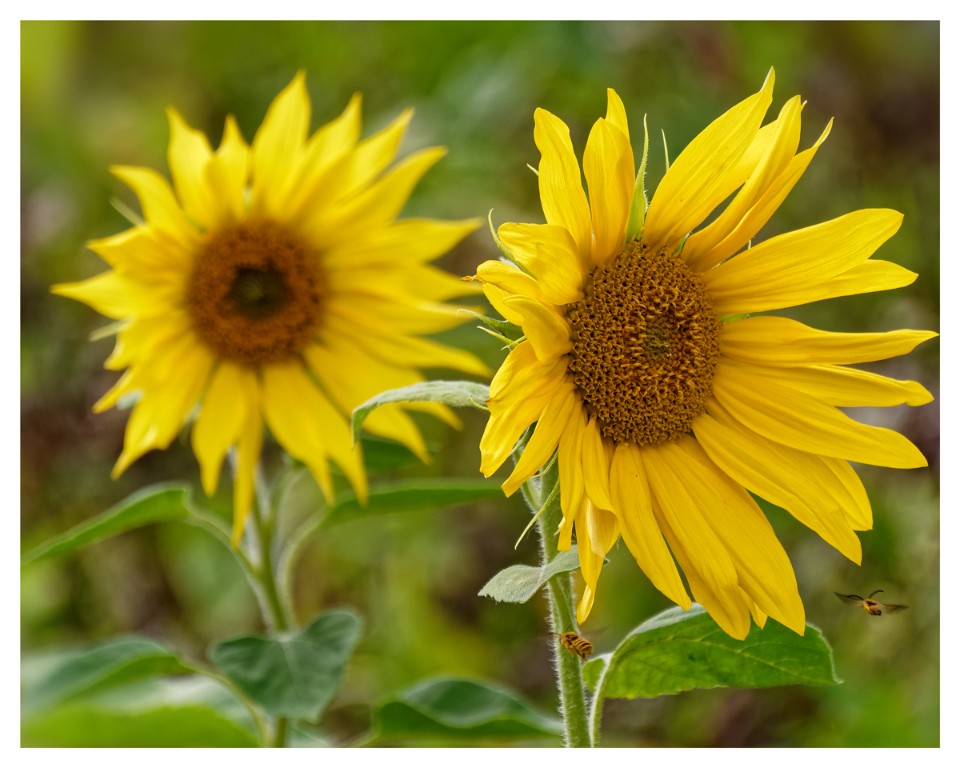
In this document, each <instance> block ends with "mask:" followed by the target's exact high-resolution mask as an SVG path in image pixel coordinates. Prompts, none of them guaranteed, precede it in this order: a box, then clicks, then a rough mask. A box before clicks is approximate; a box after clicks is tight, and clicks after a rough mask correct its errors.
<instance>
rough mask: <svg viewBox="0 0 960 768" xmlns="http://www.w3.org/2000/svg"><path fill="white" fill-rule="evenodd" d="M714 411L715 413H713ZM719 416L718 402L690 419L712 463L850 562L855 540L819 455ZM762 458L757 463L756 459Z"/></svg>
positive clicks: (856, 556)
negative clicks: (792, 517) (821, 539)
mask: <svg viewBox="0 0 960 768" xmlns="http://www.w3.org/2000/svg"><path fill="white" fill-rule="evenodd" d="M718 411H719V412H718ZM721 414H723V411H722V409H720V406H719V405H715V406H714V407H713V408H711V409H710V415H707V414H704V415H703V416H701V417H700V418H699V419H697V420H696V421H694V423H693V431H694V434H695V435H696V437H697V442H699V443H700V446H701V447H702V448H703V449H704V451H705V452H706V454H707V455H708V456H709V457H710V459H711V460H712V461H713V463H714V464H716V465H717V467H719V468H720V469H721V470H722V471H723V472H724V473H726V474H727V475H728V476H729V477H731V478H733V479H734V480H736V481H737V482H738V483H740V484H741V485H743V486H744V487H745V488H747V489H748V490H749V491H751V492H752V493H755V494H757V495H758V496H760V497H761V498H764V499H766V500H767V501H769V502H771V503H773V504H776V505H777V506H779V507H783V508H784V509H785V510H787V511H788V512H789V513H790V514H791V515H793V516H794V517H795V518H796V519H797V520H799V521H800V522H801V523H803V524H804V525H806V526H807V527H808V528H810V529H811V530H813V531H815V532H816V533H818V534H819V535H820V536H821V537H822V538H823V540H824V541H826V542H827V543H828V544H830V545H831V546H832V547H834V548H836V549H837V550H839V551H840V552H842V553H843V554H844V555H845V556H846V557H848V558H849V559H850V560H852V561H853V562H855V563H859V562H860V558H861V554H862V553H861V548H860V540H859V539H858V538H857V536H856V534H854V533H853V529H852V527H851V526H850V524H849V523H848V522H847V518H846V515H845V514H844V511H843V502H844V501H845V500H846V494H843V493H842V492H838V488H837V486H838V484H837V482H836V478H835V476H834V475H833V474H832V473H831V472H830V471H829V469H827V467H825V466H824V464H823V462H822V461H820V460H819V457H817V456H814V455H812V454H809V453H804V452H803V451H798V450H796V449H793V448H788V447H787V446H785V445H781V444H780V443H775V442H772V441H770V440H767V439H765V438H763V437H761V436H760V435H758V434H756V433H755V432H752V431H750V430H748V429H744V428H743V427H741V426H740V425H739V424H738V423H737V422H735V421H733V420H732V419H731V418H730V417H728V416H727V417H723V418H718V417H720V415H721ZM758 456H763V457H764V461H763V464H762V465H761V464H758V463H757V457H758Z"/></svg>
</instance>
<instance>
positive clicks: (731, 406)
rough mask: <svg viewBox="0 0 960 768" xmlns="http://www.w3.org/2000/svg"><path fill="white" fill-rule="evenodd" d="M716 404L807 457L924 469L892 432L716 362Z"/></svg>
mask: <svg viewBox="0 0 960 768" xmlns="http://www.w3.org/2000/svg"><path fill="white" fill-rule="evenodd" d="M713 393H714V396H715V397H716V398H717V401H718V402H719V403H720V404H721V405H722V406H723V407H724V408H725V409H726V410H727V411H728V412H729V413H730V414H731V415H732V416H733V417H734V418H735V419H736V420H737V421H738V422H740V423H741V424H742V425H743V426H745V427H747V428H748V429H751V430H753V431H754V432H757V433H759V434H761V435H763V436H764V437H766V438H768V439H770V440H773V441H774V442H777V443H782V444H783V445H788V446H790V447H792V448H797V449H799V450H801V451H806V452H807V453H815V454H819V455H822V456H832V457H833V458H837V459H846V460H847V461H858V462H860V463H862V464H872V465H875V466H880V467H895V468H901V469H909V468H914V467H925V466H927V460H926V459H925V458H924V457H923V454H921V453H920V451H918V450H917V448H916V447H915V446H914V445H913V443H911V442H910V441H909V440H907V438H905V437H904V436H903V435H901V434H900V433H898V432H894V431H893V430H891V429H885V428H882V427H871V426H868V425H866V424H860V423H858V422H856V421H854V420H853V419H851V418H849V417H848V416H846V415H845V414H844V413H842V412H841V411H840V410H838V409H837V408H835V407H834V406H832V405H828V404H826V403H823V402H821V401H820V400H818V399H816V398H814V397H811V396H810V395H807V394H805V393H803V392H799V391H797V390H794V389H791V388H789V387H786V386H782V385H780V384H777V383H775V382H773V381H771V380H769V379H766V378H764V377H762V376H757V375H756V373H754V372H752V371H751V368H750V367H749V366H745V365H743V364H741V363H733V362H731V361H727V360H721V362H720V364H719V365H718V366H717V372H716V376H715V378H714V381H713Z"/></svg>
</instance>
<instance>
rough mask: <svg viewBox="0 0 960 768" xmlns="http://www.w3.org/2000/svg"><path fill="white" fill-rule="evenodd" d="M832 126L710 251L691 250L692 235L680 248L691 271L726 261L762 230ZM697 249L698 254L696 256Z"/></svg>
mask: <svg viewBox="0 0 960 768" xmlns="http://www.w3.org/2000/svg"><path fill="white" fill-rule="evenodd" d="M832 125H833V121H832V120H831V121H830V122H829V123H827V127H826V128H825V129H824V130H823V133H822V134H820V138H819V139H817V141H816V142H815V143H814V145H813V146H812V147H810V148H809V149H806V150H804V151H803V152H800V153H799V154H798V155H796V156H795V157H794V158H793V159H792V160H791V161H790V163H789V164H788V165H787V167H786V168H785V169H784V170H783V172H782V173H781V174H780V175H779V176H778V177H777V178H776V179H774V180H773V181H772V182H771V183H770V185H769V186H767V187H766V189H764V190H763V191H762V193H761V194H760V196H759V198H758V199H757V200H756V202H754V203H753V206H752V207H751V208H750V209H749V210H748V211H747V212H746V213H745V214H744V215H743V218H742V219H740V221H739V223H737V224H736V225H735V226H734V227H733V228H732V229H731V230H730V232H729V234H727V235H726V236H725V237H724V238H723V240H722V241H721V242H719V243H718V244H716V245H714V246H712V247H710V248H709V249H708V248H707V247H706V245H702V246H700V247H699V248H697V247H693V248H691V241H692V240H693V239H694V238H695V237H696V236H697V235H698V234H699V233H694V234H693V235H691V236H690V238H689V239H688V240H687V242H686V243H685V244H684V247H683V253H684V256H685V257H686V259H687V263H688V264H689V265H690V266H691V267H692V268H693V269H696V270H698V271H706V270H707V269H710V268H711V267H715V266H716V265H717V264H720V263H721V262H723V261H726V260H727V259H728V258H730V257H731V256H733V255H734V254H735V253H736V252H737V251H739V250H740V249H741V248H743V247H744V246H745V245H746V244H747V243H748V242H749V241H750V240H751V239H753V238H754V237H755V236H756V234H757V233H758V232H759V231H760V230H761V229H762V228H763V226H764V224H766V223H767V222H768V221H769V220H770V217H771V216H772V215H773V213H774V211H776V210H777V209H778V208H779V207H780V204H781V203H782V202H783V201H784V200H785V199H786V197H787V195H788V194H790V190H792V189H793V187H794V185H795V184H796V183H797V182H798V181H799V180H800V177H801V176H803V173H804V171H806V170H807V166H808V165H810V161H811V160H813V157H814V155H815V154H816V153H817V150H818V149H819V148H820V145H821V144H823V142H824V141H826V139H827V136H829V135H830V128H831V126H832ZM695 242H696V241H694V243H695ZM698 250H699V251H700V254H699V255H696V253H697V251H698Z"/></svg>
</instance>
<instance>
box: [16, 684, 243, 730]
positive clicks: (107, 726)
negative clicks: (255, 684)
mask: <svg viewBox="0 0 960 768" xmlns="http://www.w3.org/2000/svg"><path fill="white" fill-rule="evenodd" d="M241 721H246V723H247V725H245V724H244V723H243V722H241ZM249 724H250V718H249V716H247V715H246V714H245V711H244V710H243V709H242V706H241V705H240V704H239V702H238V701H237V700H236V699H235V698H234V697H233V696H232V695H231V694H230V693H229V692H227V691H226V689H224V688H223V687H222V686H220V685H219V684H217V683H215V682H213V681H212V680H208V679H205V678H200V677H188V678H177V679H173V680H166V679H152V680H141V681H137V682H133V683H128V684H127V685H124V686H121V687H118V688H112V689H110V690H108V691H103V692H100V693H99V694H97V695H94V696H91V697H88V698H83V699H80V700H73V701H69V702H64V703H62V704H60V705H58V706H54V707H52V708H50V709H45V710H43V711H40V712H36V713H32V714H24V715H23V716H22V717H21V723H20V738H21V744H22V745H23V746H29V747H256V746H259V744H258V741H257V738H256V737H255V735H254V733H253V731H252V730H251V729H250V728H249V727H247V726H248V725H249Z"/></svg>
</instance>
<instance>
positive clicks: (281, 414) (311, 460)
mask: <svg viewBox="0 0 960 768" xmlns="http://www.w3.org/2000/svg"><path fill="white" fill-rule="evenodd" d="M294 404H295V407H294ZM263 415H264V418H265V419H266V422H267V426H268V427H269V428H270V431H271V432H272V433H273V435H274V437H276V438H277V442H278V443H280V445H281V446H283V448H284V450H286V451H287V452H288V453H289V454H290V455H291V456H293V457H295V458H298V459H300V460H301V461H302V462H303V463H304V464H306V465H307V466H308V467H309V468H310V471H311V473H312V474H313V475H314V477H315V478H316V479H317V482H318V483H319V484H320V487H321V489H323V491H324V494H325V495H326V496H327V498H328V500H329V499H331V498H332V492H333V489H332V485H331V483H330V476H329V468H328V467H327V457H328V456H329V457H331V458H332V459H333V460H334V461H336V462H337V464H338V465H339V466H340V468H341V469H342V470H343V472H344V474H345V475H346V476H347V479H348V480H349V481H350V483H351V485H353V487H354V489H355V490H356V492H357V495H358V496H359V497H361V498H364V497H365V496H366V476H365V474H364V470H363V463H362V458H361V455H360V451H359V449H356V450H354V449H353V447H352V437H351V435H350V430H349V427H348V426H347V422H346V418H345V416H344V415H343V414H342V413H340V412H339V411H337V409H336V408H334V407H333V405H331V403H330V401H329V400H328V399H327V398H326V396H325V395H324V394H323V393H322V392H321V391H320V390H319V389H318V388H317V385H316V384H315V383H314V382H313V380H312V379H311V378H310V376H309V375H308V374H307V372H306V370H305V369H304V368H303V366H302V365H301V364H299V363H290V364H282V365H269V366H266V367H265V368H264V370H263Z"/></svg>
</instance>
